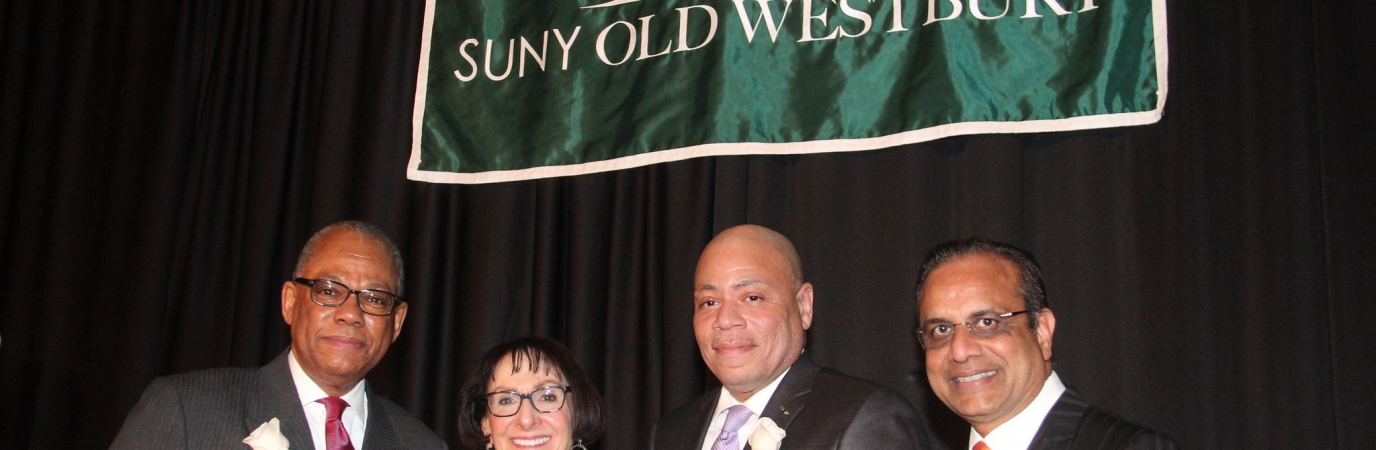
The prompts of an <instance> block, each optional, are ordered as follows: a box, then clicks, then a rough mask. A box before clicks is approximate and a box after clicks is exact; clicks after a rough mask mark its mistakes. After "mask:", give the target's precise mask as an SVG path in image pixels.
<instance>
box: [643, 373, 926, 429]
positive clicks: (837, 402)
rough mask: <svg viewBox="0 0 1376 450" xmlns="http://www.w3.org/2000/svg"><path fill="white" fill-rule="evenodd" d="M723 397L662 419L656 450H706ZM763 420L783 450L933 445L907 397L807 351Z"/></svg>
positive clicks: (700, 401) (693, 403) (771, 401)
mask: <svg viewBox="0 0 1376 450" xmlns="http://www.w3.org/2000/svg"><path fill="white" fill-rule="evenodd" d="M719 396H720V391H716V390H713V391H711V392H708V393H707V394H704V395H703V396H702V397H699V398H697V399H696V400H693V401H691V402H689V403H688V404H686V405H683V406H681V407H679V408H678V409H676V410H674V411H673V412H670V413H669V414H667V415H665V416H664V417H662V418H660V419H659V423H658V424H657V425H655V432H654V437H653V438H652V442H653V445H654V447H653V448H654V450H700V449H701V448H702V443H703V439H711V438H715V437H716V436H712V437H708V436H707V427H708V426H709V425H711V423H712V413H713V412H714V410H715V409H716V405H717V399H718V397H719ZM763 417H768V418H770V419H773V420H774V423H775V424H777V425H778V426H779V428H783V429H784V431H785V432H786V433H787V436H785V437H784V440H783V442H782V443H781V447H780V449H781V450H822V449H827V450H832V449H847V450H874V449H925V448H929V447H930V445H929V444H928V442H929V441H928V439H929V438H930V436H931V433H929V432H928V430H927V425H926V422H925V421H923V420H921V419H920V418H919V417H918V415H917V411H916V410H914V409H913V407H912V405H911V404H909V403H908V400H907V399H904V398H903V396H902V395H899V394H898V393H897V392H894V391H892V390H889V389H886V388H883V387H880V386H878V385H875V384H874V383H870V382H868V381H864V380H861V379H858V378H853V377H850V376H847V375H845V374H842V373H840V372H837V371H835V370H831V369H826V368H822V367H819V366H817V364H815V363H813V362H812V358H811V357H809V356H808V355H807V353H803V355H802V356H800V357H799V358H798V361H797V362H795V363H793V368H792V369H790V370H789V371H788V374H787V375H785V376H784V379H783V381H780V382H779V388H778V389H777V390H775V391H774V396H773V397H770V399H769V403H768V404H767V405H766V406H765V412H764V414H763ZM741 444H742V445H744V444H745V442H744V439H742V442H741ZM745 448H746V449H749V448H750V446H749V445H745Z"/></svg>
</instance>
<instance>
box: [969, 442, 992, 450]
mask: <svg viewBox="0 0 1376 450" xmlns="http://www.w3.org/2000/svg"><path fill="white" fill-rule="evenodd" d="M971 450H990V449H989V446H988V445H987V444H985V443H984V441H979V442H976V443H975V446H974V448H972V449H971Z"/></svg>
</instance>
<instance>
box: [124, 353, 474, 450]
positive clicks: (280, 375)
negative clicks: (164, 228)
mask: <svg viewBox="0 0 1376 450" xmlns="http://www.w3.org/2000/svg"><path fill="white" fill-rule="evenodd" d="M287 358H289V356H287V352H282V355H281V356H278V357H277V359H274V360H272V362H271V363H268V365H266V366H263V367H262V368H259V369H245V368H232V369H210V370H202V371H198V372H190V373H184V374H180V375H172V376H168V377H161V378H158V379H156V380H153V382H152V383H150V384H149V385H148V389H146V390H144V392H143V398H142V399H140V400H139V403H138V405H136V406H134V410H133V411H130V412H129V417H128V418H127V419H125V421H124V427H123V428H121V429H120V430H119V435H118V436H116V437H115V442H114V444H112V445H111V446H110V448H111V449H216V448H224V449H235V450H242V449H247V448H248V446H247V445H245V444H244V443H243V440H244V438H245V437H248V435H249V433H252V432H253V430H256V429H258V427H259V426H260V425H262V424H263V423H265V422H267V421H269V420H271V419H272V418H274V417H276V418H277V420H278V421H280V422H281V429H282V434H283V435H285V436H286V437H287V440H288V441H290V442H291V448H293V449H311V448H314V446H313V441H312V439H311V433H310V427H309V425H307V424H306V413H305V411H304V410H302V409H301V398H300V396H298V395H297V394H296V384H295V383H293V382H292V379H291V367H290V366H289V365H288V362H287ZM366 395H367V396H368V424H367V425H366V428H367V431H366V432H365V433H364V442H363V445H362V446H358V445H357V444H358V443H357V442H355V443H354V444H355V446H356V447H358V448H359V449H360V450H385V449H413V448H416V449H447V448H448V446H446V445H445V444H444V442H443V441H441V440H440V438H439V437H438V436H435V433H434V432H432V431H430V428H428V427H426V426H425V424H423V423H421V422H420V421H419V420H416V419H415V418H414V417H412V416H411V415H410V413H408V412H406V410H405V409H403V408H402V407H400V406H398V405H397V404H396V403H392V402H391V401H390V400H387V399H385V398H382V396H379V395H377V394H375V393H373V390H372V388H368V389H367V390H366Z"/></svg>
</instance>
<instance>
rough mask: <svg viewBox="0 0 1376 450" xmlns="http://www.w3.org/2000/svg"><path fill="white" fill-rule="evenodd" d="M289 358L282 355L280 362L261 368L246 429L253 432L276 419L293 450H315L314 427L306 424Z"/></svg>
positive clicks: (284, 353)
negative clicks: (312, 436) (311, 428)
mask: <svg viewBox="0 0 1376 450" xmlns="http://www.w3.org/2000/svg"><path fill="white" fill-rule="evenodd" d="M287 358H290V356H288V354H287V352H282V354H281V355H280V356H278V357H277V359H274V360H272V362H270V363H268V365H266V366H263V367H262V368H260V369H258V377H257V381H256V383H255V386H254V387H253V389H254V392H253V393H252V396H251V399H250V400H249V405H248V408H247V412H248V414H247V416H246V417H245V418H244V426H245V427H247V428H248V430H249V431H250V432H251V431H253V430H256V429H258V427H259V426H261V425H262V424H263V423H266V422H267V421H269V420H272V419H273V418H274V417H275V418H277V420H278V421H279V422H281V429H282V435H283V436H286V438H287V441H289V442H291V443H292V447H296V448H312V447H314V446H315V441H314V440H312V439H311V431H310V425H307V424H306V412H305V410H304V409H302V408H301V397H300V396H299V395H297V393H296V383H295V382H293V381H292V379H291V367H290V366H289V365H288V363H287ZM244 436H248V434H247V433H245V434H244Z"/></svg>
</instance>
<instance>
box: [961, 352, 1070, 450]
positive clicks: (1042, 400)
mask: <svg viewBox="0 0 1376 450" xmlns="http://www.w3.org/2000/svg"><path fill="white" fill-rule="evenodd" d="M1064 392H1065V384H1062V383H1061V377H1059V376H1057V375H1056V372H1055V371H1052V372H1051V376H1048V377H1046V383H1043V384H1042V390H1041V392H1038V393H1037V398H1034V399H1032V403H1030V404H1028V405H1027V407H1026V408H1023V410H1022V412H1020V413H1018V415H1016V416H1013V418H1012V419H1008V421H1007V422H1004V423H1003V424H1002V425H999V426H998V427H997V428H994V431H990V432H989V435H988V436H980V435H979V432H978V431H975V428H974V427H970V444H969V446H968V447H966V449H967V450H969V449H974V448H975V444H976V443H978V442H979V441H984V445H988V446H989V450H1027V446H1029V445H1032V438H1034V437H1037V430H1040V429H1041V428H1042V420H1045V419H1046V413H1049V412H1051V407H1053V406H1056V401H1057V400H1060V399H1061V394H1062V393H1064Z"/></svg>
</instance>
